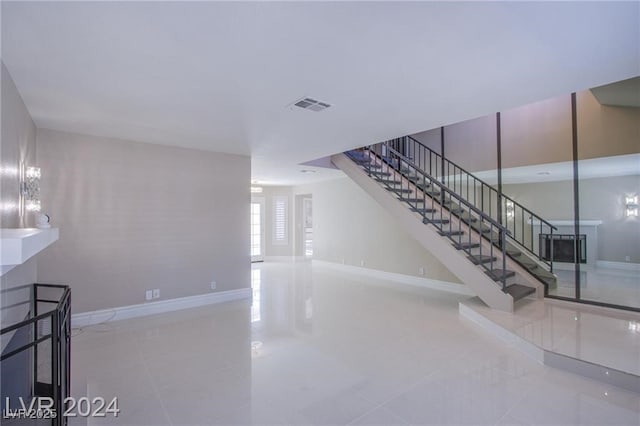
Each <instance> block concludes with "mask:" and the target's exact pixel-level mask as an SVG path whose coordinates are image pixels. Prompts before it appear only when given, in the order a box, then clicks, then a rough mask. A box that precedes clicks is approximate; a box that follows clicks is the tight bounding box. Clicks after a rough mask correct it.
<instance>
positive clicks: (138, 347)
mask: <svg viewBox="0 0 640 426" xmlns="http://www.w3.org/2000/svg"><path fill="white" fill-rule="evenodd" d="M135 342H136V349H137V350H138V354H139V355H140V359H141V360H142V365H144V371H145V373H146V375H147V378H148V379H149V383H150V384H151V388H152V389H153V393H154V394H155V397H156V398H157V400H158V401H159V402H160V407H162V413H163V414H164V417H165V419H166V420H167V422H168V423H169V426H174V424H173V421H172V420H171V417H170V416H169V410H167V407H166V406H165V404H164V401H163V400H162V397H161V396H160V392H159V391H158V387H157V386H156V383H155V380H154V379H153V376H152V375H151V371H150V370H149V366H148V365H147V360H145V359H144V356H143V355H142V348H141V347H140V341H139V340H137V339H136V340H135Z"/></svg>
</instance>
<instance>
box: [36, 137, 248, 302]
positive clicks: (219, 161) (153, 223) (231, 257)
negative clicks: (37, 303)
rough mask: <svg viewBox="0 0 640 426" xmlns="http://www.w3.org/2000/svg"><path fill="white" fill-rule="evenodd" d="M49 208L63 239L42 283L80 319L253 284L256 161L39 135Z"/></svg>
mask: <svg viewBox="0 0 640 426" xmlns="http://www.w3.org/2000/svg"><path fill="white" fill-rule="evenodd" d="M37 141H38V152H39V160H40V165H41V167H42V174H43V178H42V190H41V192H42V205H43V210H44V211H46V212H47V213H49V214H50V216H51V221H52V224H53V226H56V227H59V228H60V240H59V241H58V242H57V243H56V244H54V245H53V246H51V247H50V248H48V249H47V250H46V251H45V252H43V253H42V254H41V257H40V259H39V262H38V278H39V279H40V280H41V281H44V282H52V283H64V284H69V285H70V286H71V289H72V294H73V306H72V308H73V312H86V311H92V310H96V309H105V308H111V307H119V306H126V305H132V304H137V303H143V302H144V301H145V298H144V297H145V290H147V289H152V288H159V289H160V296H161V299H172V298H177V297H183V296H192V295H197V294H203V293H209V292H211V291H212V290H211V288H210V283H211V281H212V280H215V281H216V282H217V289H216V291H223V290H231V289H238V288H246V287H249V286H250V278H249V273H250V259H249V200H250V194H249V182H250V168H251V164H250V158H249V157H245V156H238V155H228V154H218V153H213V152H205V151H198V150H192V149H183V148H175V147H166V146H160V145H152V144H144V143H138V142H134V141H125V140H115V139H108V138H101V137H94V136H87V135H79V134H72V133H63V132H58V131H53V130H42V129H41V130H38V137H37Z"/></svg>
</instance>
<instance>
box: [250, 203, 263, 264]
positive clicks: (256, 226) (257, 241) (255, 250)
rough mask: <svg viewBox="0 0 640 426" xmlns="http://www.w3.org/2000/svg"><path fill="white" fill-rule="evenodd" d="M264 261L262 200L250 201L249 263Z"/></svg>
mask: <svg viewBox="0 0 640 426" xmlns="http://www.w3.org/2000/svg"><path fill="white" fill-rule="evenodd" d="M262 261H264V198H260V197H253V198H252V199H251V262H262Z"/></svg>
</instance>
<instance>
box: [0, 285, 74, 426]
mask: <svg viewBox="0 0 640 426" xmlns="http://www.w3.org/2000/svg"><path fill="white" fill-rule="evenodd" d="M30 287H31V288H30V297H29V300H26V301H23V302H20V303H16V304H13V305H12V308H17V307H19V306H20V305H29V309H28V314H27V317H26V318H25V319H24V320H23V321H20V322H18V323H16V324H13V325H10V326H7V327H5V328H2V330H1V331H0V335H2V337H3V339H7V340H9V339H10V338H11V336H16V334H18V333H20V335H21V336H25V337H23V338H21V339H20V340H24V341H26V342H24V341H21V342H20V343H19V347H16V348H15V349H14V348H13V347H11V349H10V350H7V351H6V352H4V353H2V355H1V357H0V362H2V363H5V362H7V361H8V360H10V359H12V358H14V357H18V356H20V355H21V354H22V355H25V354H27V356H26V357H25V358H26V359H27V360H28V362H27V364H26V365H22V366H21V367H20V369H21V370H22V367H24V372H20V373H19V374H20V375H22V374H24V376H23V377H25V378H26V379H27V381H29V383H30V386H29V387H30V389H29V394H28V395H19V397H20V399H21V400H22V402H23V403H24V402H25V401H31V400H32V399H34V398H42V397H45V398H47V399H48V401H49V402H52V404H53V405H52V408H51V410H49V412H48V413H43V412H40V413H22V415H26V416H28V417H31V418H45V419H47V418H49V419H51V424H52V425H55V426H60V425H66V424H67V419H66V417H65V416H64V415H63V412H64V402H65V398H67V397H68V396H69V394H70V377H71V376H70V372H71V358H70V354H71V290H70V289H69V287H68V286H65V285H55V284H31V286H30ZM9 333H12V334H9ZM14 359H15V358H14ZM3 393H4V392H3ZM3 402H4V401H3ZM8 402H9V403H11V402H12V401H11V400H10V399H9V400H8ZM13 402H14V404H15V402H16V401H13ZM27 404H29V402H27ZM45 405H48V404H45ZM31 406H32V407H33V406H34V405H31ZM35 407H38V405H35ZM14 408H15V405H14ZM3 411H4V415H8V414H10V413H11V407H10V406H6V407H5V408H4V410H3Z"/></svg>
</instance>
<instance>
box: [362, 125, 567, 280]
mask: <svg viewBox="0 0 640 426" xmlns="http://www.w3.org/2000/svg"><path fill="white" fill-rule="evenodd" d="M370 149H372V150H373V151H375V152H376V154H377V155H380V156H381V157H382V158H384V156H385V150H387V149H393V150H395V151H396V152H400V153H401V154H402V155H403V156H405V157H406V158H407V159H409V160H410V161H411V162H412V163H413V164H415V165H416V166H417V167H419V168H420V169H421V170H423V171H424V173H426V174H428V175H429V176H431V177H432V178H434V179H437V180H438V181H439V182H441V183H442V184H443V185H444V186H446V187H447V188H448V189H449V190H451V191H453V192H454V193H456V194H458V195H460V196H461V197H463V198H464V199H465V200H467V201H468V202H469V203H471V204H472V205H473V206H474V207H476V208H477V209H479V210H480V211H482V212H483V213H485V214H486V215H488V216H489V217H491V218H492V219H494V220H496V221H497V222H499V223H500V224H501V225H502V226H504V227H505V228H507V229H508V230H509V235H508V241H507V242H508V243H511V244H515V247H514V248H521V249H524V251H526V252H527V253H528V254H529V256H530V257H531V258H532V259H533V260H535V261H536V262H537V263H538V264H540V265H541V266H543V267H544V268H546V269H547V270H548V271H549V272H550V273H553V256H545V257H543V256H541V251H540V247H539V246H538V244H539V239H538V237H537V236H538V235H539V234H548V235H553V232H554V231H557V228H556V227H555V226H553V225H552V224H550V223H549V222H548V221H546V220H545V219H543V218H542V217H540V216H539V215H537V214H536V213H534V212H533V211H531V210H530V209H529V208H527V207H525V206H523V205H522V204H520V203H518V202H517V201H515V200H514V199H513V198H511V197H509V196H507V195H505V194H504V193H502V192H500V191H498V190H497V189H496V188H495V187H494V186H492V185H490V184H489V183H487V182H485V181H483V180H482V179H480V178H478V177H476V176H474V175H473V174H472V173H470V172H468V171H467V170H465V169H464V168H462V167H460V166H459V165H458V164H456V163H454V162H452V161H450V160H448V159H447V158H444V157H443V156H442V155H440V154H439V153H437V152H435V151H433V150H432V149H430V148H429V147H427V146H426V145H424V144H423V143H421V142H420V141H418V140H416V139H414V138H412V137H411V136H404V137H401V138H396V139H391V140H389V141H386V142H382V143H379V144H376V145H373V146H372V147H370Z"/></svg>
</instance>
